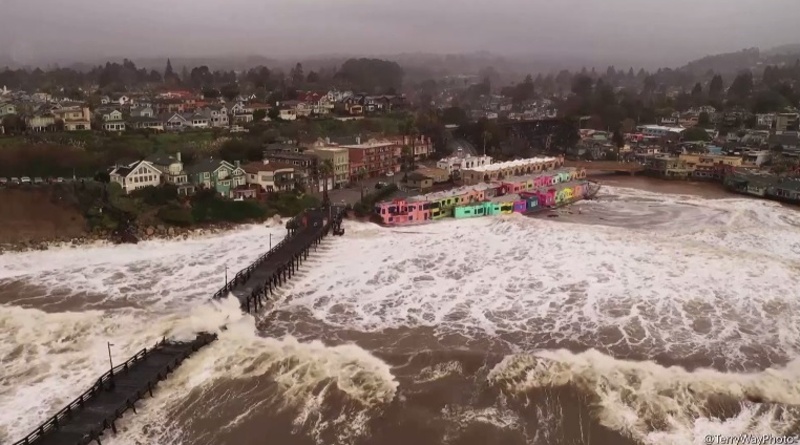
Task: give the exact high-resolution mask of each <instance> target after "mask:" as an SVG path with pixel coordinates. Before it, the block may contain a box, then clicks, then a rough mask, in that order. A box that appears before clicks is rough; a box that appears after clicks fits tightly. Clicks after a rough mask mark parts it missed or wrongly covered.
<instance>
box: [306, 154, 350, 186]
mask: <svg viewBox="0 0 800 445" xmlns="http://www.w3.org/2000/svg"><path fill="white" fill-rule="evenodd" d="M309 151H310V152H311V153H313V154H314V155H316V156H318V157H319V158H320V159H321V160H323V161H330V163H331V165H332V167H333V186H334V187H336V186H343V185H345V184H347V183H348V182H350V152H349V150H348V149H346V148H343V147H333V146H314V147H312V148H311V149H310V150H309Z"/></svg>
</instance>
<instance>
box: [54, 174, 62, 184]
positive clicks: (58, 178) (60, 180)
mask: <svg viewBox="0 0 800 445" xmlns="http://www.w3.org/2000/svg"><path fill="white" fill-rule="evenodd" d="M62 182H64V178H62V177H61V176H59V177H57V178H56V179H55V183H56V184H61V183H62Z"/></svg>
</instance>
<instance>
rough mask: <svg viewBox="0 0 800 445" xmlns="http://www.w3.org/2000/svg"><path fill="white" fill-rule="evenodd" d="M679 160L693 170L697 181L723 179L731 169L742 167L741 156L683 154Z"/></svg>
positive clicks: (693, 175) (692, 174) (692, 173)
mask: <svg viewBox="0 0 800 445" xmlns="http://www.w3.org/2000/svg"><path fill="white" fill-rule="evenodd" d="M678 160H679V161H680V162H682V163H684V164H685V166H686V168H688V169H691V176H692V177H693V178H695V179H722V177H723V176H724V175H725V172H726V171H727V170H728V169H729V167H741V166H742V164H743V160H742V157H741V156H725V155H713V154H681V155H679V156H678Z"/></svg>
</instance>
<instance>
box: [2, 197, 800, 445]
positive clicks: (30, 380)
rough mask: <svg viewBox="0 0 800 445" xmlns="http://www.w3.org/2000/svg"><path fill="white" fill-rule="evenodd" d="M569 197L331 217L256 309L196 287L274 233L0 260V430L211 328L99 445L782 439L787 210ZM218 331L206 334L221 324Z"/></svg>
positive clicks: (791, 268) (797, 228)
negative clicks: (566, 200) (270, 307)
mask: <svg viewBox="0 0 800 445" xmlns="http://www.w3.org/2000/svg"><path fill="white" fill-rule="evenodd" d="M575 208H576V209H580V212H577V211H576V212H565V213H564V214H563V215H562V217H561V218H558V219H557V220H553V219H547V218H543V219H536V218H526V217H523V216H520V215H508V216H502V217H497V218H484V219H475V220H467V221H445V222H441V223H438V224H434V225H429V226H426V227H425V230H424V231H419V232H416V231H414V232H412V231H407V230H403V229H402V228H398V229H386V228H380V227H377V226H375V225H372V224H367V223H355V222H347V223H346V225H347V235H346V236H345V237H341V238H340V237H332V238H329V239H328V240H326V241H325V243H324V244H323V246H322V247H321V248H320V249H319V250H318V251H317V252H316V253H315V254H314V255H313V257H311V258H310V259H309V261H308V262H307V263H305V264H304V267H303V268H302V270H301V273H300V274H298V276H297V278H296V279H295V280H294V281H293V282H292V283H291V284H290V285H288V286H286V287H284V288H282V289H281V290H280V292H279V296H278V299H279V301H278V302H277V304H276V305H275V307H276V309H277V310H276V311H275V312H274V313H271V314H268V315H265V316H263V317H260V318H258V319H256V318H253V317H251V316H248V315H244V314H242V313H241V311H240V310H239V307H238V302H237V301H235V299H233V298H229V299H227V300H223V301H221V302H217V303H211V302H209V296H210V295H211V294H213V292H214V291H216V289H218V288H219V287H220V286H221V285H222V282H223V280H224V269H225V266H228V268H229V270H238V269H240V268H242V267H244V266H245V265H247V264H248V263H249V262H250V261H252V260H253V259H254V258H256V257H257V256H258V255H260V254H261V253H263V252H264V251H266V250H267V249H268V243H269V234H270V233H272V235H273V238H274V239H273V241H274V242H275V241H277V240H279V239H280V237H281V236H283V234H284V233H285V231H284V230H283V229H282V228H266V227H259V226H252V227H245V228H242V229H240V230H238V231H235V232H232V233H227V234H224V235H219V236H213V237H207V238H203V239H195V240H190V241H174V242H173V241H151V242H143V243H140V244H137V245H135V246H106V245H99V246H89V247H82V248H59V249H56V250H52V251H47V252H26V253H13V254H6V255H2V256H0V327H2V332H4V333H8V335H7V338H6V341H4V342H2V343H0V357H2V358H0V360H2V369H3V372H2V373H0V406H2V407H4V408H5V409H4V410H2V411H0V442H3V443H6V442H10V441H13V440H16V439H17V438H19V437H22V436H24V435H25V434H27V433H28V432H29V430H31V429H32V428H34V427H35V426H36V425H37V424H38V423H39V422H41V421H42V420H44V419H45V418H47V417H48V416H49V415H50V414H52V413H53V412H55V411H57V410H58V409H60V408H61V407H62V405H63V404H64V403H66V402H68V401H69V400H71V399H72V398H73V397H74V396H75V395H76V394H78V393H80V392H81V391H82V390H83V389H85V387H86V386H87V385H89V384H91V382H92V381H93V378H96V377H97V376H99V375H100V374H102V373H103V372H105V370H106V367H107V364H108V362H107V360H108V358H107V352H106V342H109V341H110V342H111V343H113V344H114V345H115V346H114V350H113V353H114V354H115V355H117V356H118V357H119V358H123V357H127V355H130V354H131V353H133V352H134V351H136V350H138V349H140V348H141V347H142V346H143V344H142V343H143V342H144V343H145V344H149V343H153V342H155V341H156V340H157V339H160V338H161V337H162V336H167V337H175V338H181V337H184V338H185V337H188V336H191V335H193V333H194V332H196V331H201V330H207V331H210V332H217V333H218V334H219V340H218V341H217V342H215V343H214V344H212V345H210V346H208V347H207V348H205V349H203V350H201V351H199V352H198V353H197V354H196V355H195V356H193V357H192V358H191V359H190V360H188V361H187V362H185V363H184V365H182V366H181V367H180V368H179V369H178V370H177V371H176V372H175V374H174V375H173V376H171V377H170V379H169V380H167V381H166V382H164V383H163V384H162V385H160V386H159V388H158V391H157V392H156V394H155V397H154V398H153V399H149V400H145V401H144V402H143V407H142V409H139V410H138V414H136V415H131V416H126V417H125V418H123V419H122V421H121V422H120V424H119V425H118V426H119V428H120V432H119V434H118V435H117V436H116V437H112V438H110V440H108V441H106V440H104V442H103V443H104V444H106V443H111V444H125V445H129V444H154V443H158V444H164V445H191V444H209V445H210V444H215V445H216V444H242V443H292V444H320V445H321V444H332V443H337V444H339V443H341V444H354V445H355V444H365V445H366V444H398V445H399V444H407V443H417V444H441V443H447V444H454V445H462V444H463V445H467V444H487V443H497V444H533V445H540V444H541V445H553V444H597V445H605V444H608V445H619V444H675V445H686V444H695V443H698V444H699V443H703V439H704V438H705V436H706V435H713V434H721V435H735V434H740V433H745V432H749V433H753V434H759V435H760V434H780V435H785V434H796V433H798V427H799V425H800V410H798V408H797V406H798V405H800V360H798V357H800V355H798V348H799V347H800V311H798V309H800V307H798V306H800V298H798V297H800V291H798V290H797V289H800V287H798V284H799V283H798V281H800V278H798V277H800V275H798V271H800V216H798V214H797V213H796V212H795V211H793V210H790V209H786V208H783V207H781V206H780V205H778V204H775V203H771V202H766V201H756V200H750V199H740V198H733V199H715V200H708V199H703V198H700V197H696V196H688V195H663V194H659V193H653V192H644V191H638V190H633V189H625V188H614V187H604V188H603V190H602V191H601V193H600V195H599V199H598V200H595V201H587V202H581V203H578V204H576V205H575ZM223 325H225V326H226V327H227V329H225V330H224V331H223V330H221V329H220V327H221V326H223Z"/></svg>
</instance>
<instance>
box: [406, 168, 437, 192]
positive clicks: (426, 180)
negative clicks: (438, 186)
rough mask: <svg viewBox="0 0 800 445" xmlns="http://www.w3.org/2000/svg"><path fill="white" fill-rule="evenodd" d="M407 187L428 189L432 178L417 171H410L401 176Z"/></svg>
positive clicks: (431, 185)
mask: <svg viewBox="0 0 800 445" xmlns="http://www.w3.org/2000/svg"><path fill="white" fill-rule="evenodd" d="M403 180H404V182H405V183H406V185H407V186H408V188H411V189H415V190H421V191H424V190H428V189H430V188H431V187H433V178H431V177H429V176H425V175H424V174H422V173H419V172H416V171H414V172H411V173H409V174H407V175H406V176H405V177H404V178H403Z"/></svg>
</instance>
